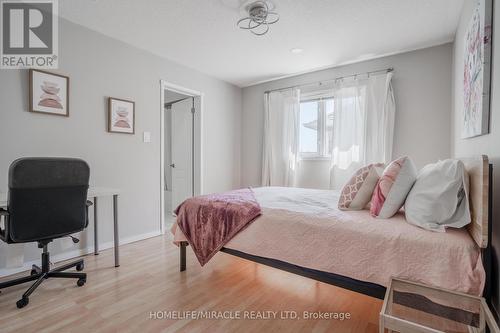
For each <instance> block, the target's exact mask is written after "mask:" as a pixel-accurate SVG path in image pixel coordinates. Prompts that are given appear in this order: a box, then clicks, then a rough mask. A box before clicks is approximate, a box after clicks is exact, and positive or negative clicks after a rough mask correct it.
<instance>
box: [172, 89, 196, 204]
mask: <svg viewBox="0 0 500 333" xmlns="http://www.w3.org/2000/svg"><path fill="white" fill-rule="evenodd" d="M191 106H192V100H191V98H189V99H186V100H184V101H181V102H178V103H175V104H173V105H172V111H171V112H172V122H171V124H172V129H171V130H172V164H171V165H170V167H171V168H172V209H174V210H175V209H176V208H177V206H179V204H181V203H182V202H183V201H184V200H185V199H187V198H189V197H191V192H192V189H191V182H192V179H191V178H192V172H191V158H192V145H191V132H192V128H191V126H192V122H191V121H192V118H191Z"/></svg>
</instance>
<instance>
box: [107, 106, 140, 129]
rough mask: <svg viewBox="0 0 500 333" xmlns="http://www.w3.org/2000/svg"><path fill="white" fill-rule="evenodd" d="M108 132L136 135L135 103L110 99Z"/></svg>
mask: <svg viewBox="0 0 500 333" xmlns="http://www.w3.org/2000/svg"><path fill="white" fill-rule="evenodd" d="M108 132H113V133H127V134H134V133H135V102H132V101H127V100H125V99H119V98H113V97H109V98H108Z"/></svg>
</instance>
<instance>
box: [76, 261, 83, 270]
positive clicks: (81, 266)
mask: <svg viewBox="0 0 500 333" xmlns="http://www.w3.org/2000/svg"><path fill="white" fill-rule="evenodd" d="M84 268H85V265H84V264H83V263H81V264H78V265H76V270H77V271H79V272H80V271H83V269H84Z"/></svg>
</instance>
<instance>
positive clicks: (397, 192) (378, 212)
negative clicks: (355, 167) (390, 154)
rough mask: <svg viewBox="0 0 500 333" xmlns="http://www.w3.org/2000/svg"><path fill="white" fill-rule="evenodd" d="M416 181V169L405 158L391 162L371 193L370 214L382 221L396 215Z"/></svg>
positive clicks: (407, 158)
mask: <svg viewBox="0 0 500 333" xmlns="http://www.w3.org/2000/svg"><path fill="white" fill-rule="evenodd" d="M416 179H417V169H416V168H415V165H414V164H413V162H412V161H411V159H410V158H409V157H407V156H405V157H400V158H398V159H397V160H395V161H392V162H391V164H389V166H388V167H387V168H385V170H384V173H383V174H382V177H380V179H379V180H378V183H377V186H376V187H375V190H374V191H373V195H372V201H371V207H370V213H371V214H372V215H373V216H375V217H379V218H382V219H388V218H389V217H391V216H393V215H394V214H396V213H397V212H398V211H399V209H401V207H403V204H404V202H405V199H406V196H407V195H408V193H409V192H410V190H411V187H412V186H413V184H414V183H415V180H416Z"/></svg>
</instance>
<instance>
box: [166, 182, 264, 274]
mask: <svg viewBox="0 0 500 333" xmlns="http://www.w3.org/2000/svg"><path fill="white" fill-rule="evenodd" d="M175 213H176V214H177V226H178V227H179V229H180V230H181V231H182V233H183V234H184V235H185V237H186V239H187V241H188V242H189V245H191V247H192V248H193V251H194V253H195V254H196V257H197V258H198V261H199V262H200V264H201V265H202V266H203V265H205V264H206V263H207V262H208V261H209V260H210V258H212V257H213V256H214V255H215V254H216V253H217V251H219V250H220V249H221V248H222V247H223V246H224V245H226V243H227V242H228V241H229V240H230V239H231V238H233V237H234V235H236V234H237V233H238V232H240V231H241V230H242V229H243V228H245V227H246V226H247V225H248V224H249V223H250V222H252V221H253V220H254V219H255V218H256V217H257V216H259V215H260V214H261V209H260V206H259V204H258V203H257V200H255V197H254V195H253V193H252V190H250V189H248V188H247V189H241V190H236V191H231V192H225V193H219V194H208V195H202V196H197V197H193V198H189V199H187V200H186V201H184V202H183V203H182V204H180V205H179V207H177V209H176V210H175Z"/></svg>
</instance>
